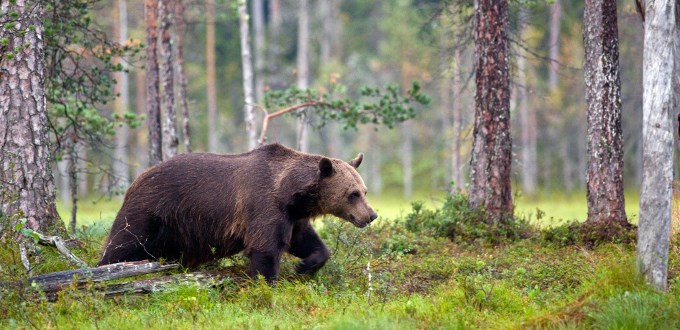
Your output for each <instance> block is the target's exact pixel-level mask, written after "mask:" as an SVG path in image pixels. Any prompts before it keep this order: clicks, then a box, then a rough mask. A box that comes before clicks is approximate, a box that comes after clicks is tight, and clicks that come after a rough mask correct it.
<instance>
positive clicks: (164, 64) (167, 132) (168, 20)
mask: <svg viewBox="0 0 680 330" xmlns="http://www.w3.org/2000/svg"><path fill="white" fill-rule="evenodd" d="M172 5H173V0H160V2H159V6H158V15H159V18H160V38H161V39H160V47H161V58H160V79H159V80H160V82H161V85H162V91H163V94H162V96H161V111H162V112H163V113H164V115H165V121H164V122H163V159H164V160H166V159H170V158H172V157H174V156H175V155H177V147H178V146H179V138H178V137H177V107H176V106H175V71H174V66H175V65H176V63H175V56H174V52H173V46H172V41H173V38H172V28H173V26H174V24H175V23H174V22H175V20H174V16H175V15H174V14H175V10H174V7H172Z"/></svg>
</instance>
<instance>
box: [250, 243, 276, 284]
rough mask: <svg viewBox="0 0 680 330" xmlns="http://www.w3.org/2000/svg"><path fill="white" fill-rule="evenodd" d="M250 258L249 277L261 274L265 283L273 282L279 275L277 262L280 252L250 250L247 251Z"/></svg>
mask: <svg viewBox="0 0 680 330" xmlns="http://www.w3.org/2000/svg"><path fill="white" fill-rule="evenodd" d="M248 257H249V258H250V272H249V273H250V274H249V275H250V277H252V278H255V277H256V276H257V275H262V276H263V277H264V278H265V280H267V283H269V284H272V283H274V282H275V281H276V280H277V279H278V277H279V264H280V263H281V253H280V252H277V251H274V252H263V251H251V252H250V253H248Z"/></svg>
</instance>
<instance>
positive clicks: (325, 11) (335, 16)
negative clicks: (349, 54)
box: [319, 0, 344, 158]
mask: <svg viewBox="0 0 680 330" xmlns="http://www.w3.org/2000/svg"><path fill="white" fill-rule="evenodd" d="M341 3H342V0H322V1H319V16H320V19H321V24H322V30H323V37H322V38H321V40H320V45H319V48H320V51H319V62H320V63H321V65H322V66H324V67H326V68H330V69H333V65H335V64H336V63H339V62H340V57H341V42H342V40H341V39H340V35H341V30H342V22H341V20H340V5H341ZM325 73H326V74H328V75H329V77H328V78H330V79H331V80H332V79H334V78H333V77H332V75H334V74H335V73H336V72H332V71H331V70H328V69H327V70H325ZM339 126H340V125H339V124H338V123H337V122H335V121H331V122H329V123H328V124H327V125H326V126H325V127H324V128H322V130H324V131H325V133H326V135H327V136H328V139H327V140H328V143H327V153H328V155H329V156H331V157H334V158H340V157H342V155H343V154H344V150H343V143H342V133H341V131H340V127H339Z"/></svg>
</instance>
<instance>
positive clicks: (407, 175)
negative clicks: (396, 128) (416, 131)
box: [401, 121, 413, 199]
mask: <svg viewBox="0 0 680 330" xmlns="http://www.w3.org/2000/svg"><path fill="white" fill-rule="evenodd" d="M412 130H413V125H412V124H411V122H410V121H406V122H404V123H403V124H401V166H402V168H403V169H404V176H403V184H404V197H405V198H407V199H408V198H411V197H412V196H413V133H412Z"/></svg>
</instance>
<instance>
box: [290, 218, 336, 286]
mask: <svg viewBox="0 0 680 330" xmlns="http://www.w3.org/2000/svg"><path fill="white" fill-rule="evenodd" d="M288 252H289V253H290V254H292V255H294V256H296V257H298V258H300V259H302V261H300V263H299V264H298V265H297V267H296V268H295V270H296V271H297V273H298V274H310V275H311V274H314V273H316V271H317V270H319V269H320V268H321V267H323V265H324V264H326V261H327V260H328V258H330V255H331V253H330V252H329V251H328V248H326V245H324V244H323V242H322V241H321V238H320V237H319V235H318V234H317V233H316V232H315V231H314V228H312V226H311V225H309V224H306V225H305V226H304V227H303V228H299V230H298V228H295V229H294V230H293V237H292V240H291V242H290V248H289V249H288Z"/></svg>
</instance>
